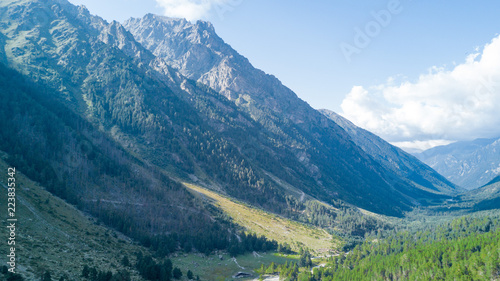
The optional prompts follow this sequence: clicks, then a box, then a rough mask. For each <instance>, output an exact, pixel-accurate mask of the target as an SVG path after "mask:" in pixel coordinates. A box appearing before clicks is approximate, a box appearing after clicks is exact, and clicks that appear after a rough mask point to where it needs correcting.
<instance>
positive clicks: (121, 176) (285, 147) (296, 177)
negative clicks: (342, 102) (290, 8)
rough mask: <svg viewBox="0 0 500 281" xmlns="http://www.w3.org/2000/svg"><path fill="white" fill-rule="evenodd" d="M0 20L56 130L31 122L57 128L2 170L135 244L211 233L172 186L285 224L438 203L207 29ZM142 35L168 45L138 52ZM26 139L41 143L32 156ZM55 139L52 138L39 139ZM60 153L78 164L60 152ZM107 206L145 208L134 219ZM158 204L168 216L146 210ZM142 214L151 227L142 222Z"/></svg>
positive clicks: (37, 15)
mask: <svg viewBox="0 0 500 281" xmlns="http://www.w3.org/2000/svg"><path fill="white" fill-rule="evenodd" d="M0 19H1V24H0V32H1V34H2V36H0V38H1V40H0V43H1V44H2V48H0V50H1V56H0V57H1V58H2V59H3V61H4V62H5V63H6V64H7V65H8V66H9V67H12V68H14V69H16V70H17V71H19V72H21V74H23V75H25V76H26V77H27V78H28V79H27V80H33V81H34V82H35V83H37V84H36V86H33V87H32V88H45V90H43V91H41V92H38V91H34V93H35V94H36V98H31V99H35V103H40V106H41V107H34V108H38V109H37V110H39V111H37V112H36V113H33V114H34V116H44V113H42V112H44V111H47V114H48V115H49V116H52V117H50V118H55V119H54V120H55V121H52V119H50V120H49V119H47V120H45V119H40V118H34V119H35V120H37V119H38V120H45V121H44V123H50V124H58V125H50V126H48V125H44V126H35V127H34V128H33V129H31V130H32V131H33V132H31V131H28V132H27V133H26V136H28V137H29V138H26V141H25V142H26V143H25V144H24V147H26V149H27V150H26V151H30V155H29V156H30V157H32V158H37V159H38V160H37V161H38V162H37V164H36V165H37V166H35V167H33V165H32V166H30V164H29V162H30V161H26V159H27V157H26V156H25V155H23V154H22V151H23V150H22V149H18V150H14V151H13V150H11V149H13V148H9V147H6V148H5V149H6V150H9V149H10V150H9V151H8V153H10V154H12V153H14V154H13V155H14V156H16V157H14V158H13V159H18V160H12V161H20V162H21V163H24V164H23V165H24V166H22V167H25V168H26V169H28V170H29V171H30V172H31V174H30V173H28V172H27V174H30V175H31V177H32V178H34V179H36V180H37V181H41V182H43V183H46V186H48V188H51V189H53V190H52V191H53V192H54V193H55V194H57V195H59V196H61V197H63V198H66V199H67V200H68V201H70V202H72V203H74V204H81V205H83V206H82V208H88V209H89V210H93V212H94V213H95V214H97V215H101V216H103V217H105V218H106V219H107V220H108V222H113V223H116V224H118V222H120V221H121V219H124V220H125V218H126V217H127V219H131V221H127V223H131V224H132V225H135V224H137V225H140V226H145V229H143V228H140V229H141V233H135V234H136V236H141V235H146V236H147V233H149V234H151V233H162V232H165V231H166V230H167V229H183V230H184V231H189V229H190V228H191V229H199V231H198V232H199V233H208V232H206V231H205V232H204V231H203V229H204V227H203V225H207V223H208V222H209V221H210V218H211V217H213V214H212V213H210V212H208V211H207V210H206V209H205V207H204V206H203V205H202V204H200V205H199V202H196V201H195V200H194V199H193V198H192V197H191V196H190V195H189V194H188V192H187V191H185V189H184V188H183V187H182V186H180V185H178V184H177V183H176V181H177V180H178V179H182V180H190V181H195V182H199V184H202V185H204V186H207V187H209V188H211V189H212V190H216V191H217V192H220V193H223V194H227V195H229V196H232V197H235V198H237V199H239V200H243V201H245V202H247V203H250V204H252V205H255V206H257V207H260V208H263V209H266V210H268V211H272V212H275V213H278V214H281V215H285V216H289V217H293V216H297V215H299V214H300V212H301V210H303V209H304V208H305V206H304V205H303V204H304V203H305V202H304V200H308V198H316V199H319V200H322V201H324V202H328V203H330V204H333V203H334V202H335V201H336V200H343V201H345V202H348V203H350V204H352V205H355V206H358V207H361V208H365V209H367V210H370V211H373V212H377V213H382V214H388V215H395V216H401V215H402V213H403V212H404V211H407V210H410V209H411V208H412V207H413V206H415V205H417V204H427V203H428V202H429V201H432V200H434V199H440V198H442V196H441V195H440V194H436V192H431V191H428V190H430V189H432V187H426V188H424V189H422V188H420V186H418V185H416V184H413V183H412V182H411V181H408V180H406V179H401V177H400V176H399V175H398V174H396V173H395V172H394V171H393V170H391V169H387V168H386V167H384V166H383V165H381V164H380V163H378V162H377V161H375V160H374V159H373V158H372V157H371V156H370V155H368V154H367V153H366V152H365V151H363V150H362V149H361V148H359V147H358V146H357V145H355V143H353V141H352V140H351V137H350V136H349V134H348V133H347V132H346V131H345V130H344V129H342V128H341V127H340V126H338V125H337V124H336V123H335V122H333V121H332V120H330V119H328V118H327V117H325V116H324V115H322V114H321V113H319V112H317V111H316V110H314V109H312V108H311V107H310V106H309V105H308V104H307V103H305V102H304V101H302V100H300V99H299V98H298V97H297V96H296V95H295V94H294V93H293V92H292V91H291V90H290V89H288V88H286V87H285V86H283V85H282V84H281V83H280V82H279V80H277V79H276V78H275V77H273V76H271V75H267V74H265V73H264V72H262V71H260V70H257V69H255V68H253V67H252V66H251V64H250V63H249V62H248V60H247V59H245V58H244V57H242V56H240V55H239V54H237V53H236V51H234V50H232V49H231V48H230V47H229V46H228V45H227V44H225V43H224V42H223V40H222V39H220V38H219V37H218V36H217V35H216V34H215V31H214V29H213V27H212V26H211V25H210V24H209V23H207V22H201V21H199V22H197V23H196V24H191V23H189V22H187V21H184V20H174V19H167V18H163V17H158V16H153V15H147V16H146V17H144V18H143V19H141V20H131V21H129V22H127V24H126V25H125V27H126V28H125V27H124V26H122V25H121V24H119V23H117V22H111V23H108V22H106V21H104V20H102V19H101V18H99V17H97V16H93V15H91V14H90V13H89V12H88V10H86V9H85V8H84V7H82V6H80V7H76V6H73V5H71V4H70V3H69V2H67V1H64V0H57V1H56V0H49V1H35V0H31V1H29V0H22V1H2V2H1V3H0ZM134 22H135V26H136V28H135V29H133V28H132V23H134ZM152 27H154V30H153V29H151V30H149V29H148V28H152ZM127 29H128V30H130V31H132V33H129V31H127ZM134 30H135V31H134ZM168 30H171V31H170V33H168V32H167V31H168ZM139 31H144V32H143V33H144V35H146V34H151V36H153V35H155V36H153V37H151V38H150V39H151V40H153V39H155V40H166V42H165V43H164V44H163V43H162V44H160V43H158V44H157V45H154V44H153V43H154V42H152V44H149V43H147V42H146V41H144V40H141V39H140V36H138V32H139ZM141 34H142V33H141ZM158 34H159V35H158ZM162 42H163V41H162ZM167 43H168V44H167ZM152 46H157V48H153V47H152ZM158 46H160V47H158ZM145 47H147V48H145ZM160 50H163V51H161V52H160ZM168 54H170V55H168ZM6 72H8V71H6ZM9 75H10V74H8V75H6V77H9ZM12 75H13V76H16V75H14V74H12ZM198 76H199V77H198ZM6 79H7V78H6ZM19 79H21V78H19ZM19 79H18V80H19ZM194 79H195V80H196V81H195V80H194ZM5 81H6V82H5V83H6V84H7V82H8V79H7V80H5ZM22 83H23V82H19V83H18V84H16V85H17V86H16V85H14V86H12V85H11V86H10V87H14V88H15V87H18V85H20V84H22ZM28 92H30V93H31V92H33V91H32V90H29V91H28ZM220 93H222V95H221V94H220ZM15 103H19V104H22V101H21V100H17V101H15ZM43 108H47V110H46V109H43ZM48 112H52V113H50V114H49V113H48ZM54 114H55V115H54ZM32 118H33V117H32ZM44 118H45V117H44ZM47 118H49V117H47ZM56 119H57V120H56ZM21 120H22V119H21ZM68 122H69V123H68ZM25 123H26V124H31V123H29V122H28V121H26V122H25ZM23 124H24V123H20V124H18V126H19V127H23V128H24V127H26V128H31V127H30V126H26V125H23ZM45 127H47V128H48V129H44V130H45V131H44V130H42V131H40V130H41V129H40V128H45ZM10 130H11V131H15V129H14V128H10ZM61 130H63V131H61ZM37 135H39V137H40V138H41V139H42V140H44V141H42V142H40V143H39V144H37V146H34V147H33V148H29V147H30V145H31V143H30V142H28V140H32V139H33V136H37ZM54 135H55V136H60V138H59V139H57V138H56V140H55V141H49V140H51V139H50V138H51V137H53V136H54ZM73 138H75V139H73ZM45 139H47V140H45ZM10 141H11V142H15V141H13V140H10ZM56 144H57V145H56ZM73 146H74V147H73ZM35 147H37V148H36V149H35ZM14 148H16V146H14ZM28 148H29V149H28ZM74 148H77V149H76V150H75V149H74ZM66 150H67V151H75V153H76V155H73V156H64V151H66ZM37 151H41V152H42V151H43V152H44V153H45V154H40V153H37ZM93 152H96V153H97V154H96V153H93ZM96 155H102V157H100V158H96ZM28 159H29V158H28ZM75 159H76V160H75ZM103 159H104V160H106V161H107V159H109V161H107V162H106V161H104V160H103ZM23 161H24V162H23ZM103 163H108V164H106V165H104V164H103ZM103 165H104V166H103ZM99 167H102V169H101V170H99ZM120 167H124V168H123V169H122V168H120ZM30 168H31V169H30ZM41 171H42V172H41ZM81 171H84V172H81ZM85 171H89V172H85ZM75 172H76V173H75ZM87 179H90V180H91V184H88V185H85V180H87ZM141 188H142V189H141ZM124 190H127V192H124ZM124 193H125V194H126V195H123V194H124ZM306 195H307V196H306ZM151 196H156V197H155V198H156V199H154V200H152V199H150V198H149V197H151ZM99 198H101V199H102V200H99ZM117 198H118V201H119V202H126V203H127V204H132V205H134V204H143V205H144V206H147V208H146V209H142V208H141V210H140V212H139V211H137V213H135V214H134V215H133V216H132V215H131V214H127V213H126V210H127V208H126V207H125V206H122V205H121V204H118V205H117V203H116V202H115V201H117V200H115V199H117ZM162 198H171V199H169V200H167V201H168V202H169V203H168V204H172V206H173V205H176V207H175V208H174V207H169V208H168V210H167V209H164V208H155V207H154V206H155V204H159V205H161V203H160V202H162V200H163V199H162ZM149 200H152V201H151V203H149V204H145V203H144V202H147V201H149ZM177 203H178V204H177ZM92 204H93V207H92V206H91V205H92ZM127 204H125V205H127ZM141 206H142V205H141ZM178 208H180V209H183V208H185V209H188V210H193V212H194V213H193V214H197V215H196V216H195V218H196V219H194V218H193V216H190V215H188V214H186V213H179V212H175V213H177V215H179V216H181V217H182V218H176V217H175V216H173V217H169V216H170V215H171V213H172V212H174V211H173V210H175V209H178ZM102 209H106V210H107V211H103V212H99V210H102ZM118 210H119V212H118ZM116 212H118V213H119V214H120V216H118V215H117V214H115V213H116ZM142 212H144V213H142ZM104 214H106V215H104ZM144 214H147V215H145V217H147V218H148V219H147V220H144V219H142V220H141V219H139V218H140V217H141V216H143V215H144ZM107 216H109V217H107ZM117 217H119V218H121V219H120V220H119V219H116V218H117ZM115 219H116V220H115ZM163 219H164V220H166V221H168V223H167V222H163V221H162V220H163ZM184 219H186V220H187V221H184ZM189 220H191V222H188V221H189ZM169 225H171V226H172V227H169ZM120 227H122V228H124V229H127V227H125V226H124V225H121V226H120ZM207 227H208V226H207Z"/></svg>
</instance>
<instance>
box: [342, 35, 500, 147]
mask: <svg viewBox="0 0 500 281" xmlns="http://www.w3.org/2000/svg"><path fill="white" fill-rule="evenodd" d="M342 110H343V114H342V115H344V116H345V117H346V118H348V119H349V120H351V121H352V122H354V123H355V124H357V125H358V126H360V127H363V128H365V129H367V130H370V131H372V132H374V133H376V134H378V135H380V136H381V137H382V138H385V139H386V140H388V141H390V142H394V143H396V144H398V143H400V144H404V145H406V146H407V145H408V144H409V142H413V143H414V144H415V145H414V146H416V147H424V146H426V145H427V146H429V145H431V146H433V145H435V144H437V143H441V142H443V141H455V140H469V139H474V138H479V137H498V136H500V126H499V124H500V36H499V37H495V38H494V39H493V40H492V41H491V42H490V43H489V44H487V45H485V46H484V48H483V49H482V53H480V52H479V50H478V52H477V53H474V54H471V55H469V56H467V58H466V59H465V62H464V63H462V64H459V65H456V66H455V67H454V68H453V69H451V70H446V69H444V68H438V67H432V68H430V69H429V73H427V74H423V75H421V76H420V77H419V78H418V79H417V81H415V82H409V81H408V80H407V79H406V80H405V81H403V82H399V83H396V82H395V79H393V78H390V79H388V80H387V82H386V83H385V84H382V85H377V86H372V87H368V88H364V87H361V86H356V87H353V88H352V90H351V92H350V93H349V94H348V95H347V96H346V97H345V99H344V101H343V102H342ZM424 143H426V144H425V145H424Z"/></svg>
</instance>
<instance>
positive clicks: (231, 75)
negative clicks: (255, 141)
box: [124, 14, 454, 207]
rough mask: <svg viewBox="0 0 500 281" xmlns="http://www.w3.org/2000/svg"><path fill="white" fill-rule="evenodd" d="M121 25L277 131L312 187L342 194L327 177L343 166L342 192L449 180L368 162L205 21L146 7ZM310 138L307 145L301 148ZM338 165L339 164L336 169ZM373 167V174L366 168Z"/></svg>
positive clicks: (440, 185)
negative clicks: (169, 15)
mask: <svg viewBox="0 0 500 281" xmlns="http://www.w3.org/2000/svg"><path fill="white" fill-rule="evenodd" d="M124 27H125V28H126V29H127V30H129V31H130V32H131V33H132V34H133V35H134V37H135V38H136V40H137V41H138V42H140V43H141V44H142V45H143V46H145V47H146V48H147V49H148V50H150V51H151V52H152V53H153V54H154V55H156V56H158V57H160V58H163V59H165V60H166V61H168V62H169V63H170V65H171V66H172V67H174V68H176V69H177V70H179V71H180V72H181V73H182V74H183V75H185V76H187V77H188V78H190V79H193V80H196V81H197V82H199V83H202V84H205V85H207V86H209V87H210V88H212V89H213V90H215V91H217V92H219V93H221V94H222V95H224V96H225V97H227V99H229V100H231V101H233V102H234V104H235V105H237V106H238V108H240V109H241V110H244V111H245V112H247V113H248V114H249V115H250V116H251V117H252V119H254V120H255V121H256V122H259V123H260V124H261V125H262V126H263V127H264V128H266V129H268V130H270V131H272V132H274V133H275V134H277V137H279V138H280V139H282V140H284V142H285V143H284V144H286V145H287V146H289V147H290V148H292V153H293V154H295V155H296V157H297V158H299V159H303V160H301V162H302V164H303V165H305V167H306V168H307V170H308V172H309V174H310V175H311V176H312V177H313V178H314V180H315V182H314V184H315V185H317V186H318V187H319V189H322V188H325V187H328V186H337V189H339V188H338V187H340V190H339V191H340V192H337V193H338V194H339V195H341V198H342V197H343V198H344V199H346V197H344V196H342V193H345V191H344V190H342V186H343V185H344V184H343V183H341V182H339V181H338V180H335V179H332V177H331V176H332V175H335V174H343V175H346V177H350V178H352V177H355V178H356V181H355V182H351V183H350V187H349V193H354V192H355V193H358V194H361V193H363V192H364V191H366V188H364V187H361V186H359V185H358V184H357V183H360V184H363V185H365V186H366V184H368V185H369V186H374V185H375V186H376V187H375V188H380V187H381V186H383V185H385V186H386V185H387V183H388V184H389V185H390V187H385V188H384V189H386V188H389V189H392V190H394V191H396V192H391V193H392V194H391V195H389V196H395V195H396V196H397V195H402V196H403V197H404V199H403V200H404V201H407V200H410V201H412V200H413V199H415V198H425V197H432V196H431V195H429V194H426V193H427V192H428V191H430V192H431V193H441V192H453V191H454V186H453V185H451V184H450V183H449V182H447V181H446V180H444V181H443V179H442V177H440V176H439V175H438V174H437V173H433V172H432V171H431V170H429V169H427V170H426V171H425V172H424V170H425V169H423V168H422V169H420V170H419V171H417V172H416V173H427V175H425V176H421V177H420V178H418V177H415V179H412V180H415V181H419V182H417V183H416V184H414V183H413V182H411V181H412V180H410V181H406V180H405V181H404V183H402V182H401V181H399V178H400V177H401V174H399V172H398V171H397V169H394V168H389V169H388V167H386V166H384V165H380V163H374V162H373V160H372V159H371V157H370V156H368V155H367V153H366V152H365V151H363V150H360V148H359V147H358V146H357V145H353V143H352V141H351V136H350V135H349V134H348V133H346V132H345V130H344V129H343V128H341V126H339V125H338V124H336V123H335V122H332V120H330V119H328V118H326V117H325V116H323V115H322V114H320V113H319V112H317V111H316V110H314V109H312V108H311V107H310V106H309V105H308V104H307V103H305V102H304V101H302V100H300V99H299V98H298V97H297V96H296V95H295V93H293V92H292V91H291V90H290V89H288V88H287V87H285V86H284V85H282V84H281V83H280V82H279V80H278V79H276V78H275V77H274V76H272V75H267V74H266V73H264V72H263V71H261V70H258V69H255V68H254V67H253V66H252V65H251V64H250V62H249V61H248V60H247V59H246V58H244V57H243V56H241V55H240V54H238V53H237V52H236V51H235V50H233V49H232V48H231V47H230V46H229V45H228V44H226V43H225V42H224V41H223V40H222V39H221V38H220V37H218V36H217V34H216V33H215V31H214V28H213V26H212V25H211V24H210V23H207V22H202V21H198V22H196V23H194V24H193V23H190V22H187V21H185V20H181V19H173V18H166V17H162V16H156V15H152V14H148V15H146V16H144V17H143V18H141V19H135V18H132V19H129V20H127V21H126V22H125V23H124ZM311 146H312V147H314V149H312V150H309V147H311ZM342 150H343V151H342ZM346 152H349V153H346ZM359 155H361V159H360V157H359ZM304 156H305V157H304ZM354 159H356V160H354ZM359 160H361V161H359ZM305 161H307V162H305ZM281 162H282V163H283V162H285V161H281ZM288 162H290V161H288ZM288 162H285V163H288ZM367 166H368V168H366V167H367ZM381 166H382V167H381ZM332 167H335V170H332V169H331V168H332ZM343 167H346V168H347V169H342V168H343ZM339 168H340V169H339ZM361 169H364V170H363V172H362V173H361V174H362V175H363V177H372V178H373V179H376V178H378V180H377V181H378V183H376V182H375V181H373V180H372V181H371V182H370V183H367V182H366V181H365V179H364V178H361V179H360V178H359V176H357V175H355V174H356V173H355V171H356V170H361ZM408 169H411V168H408ZM307 170H306V171H307ZM353 172H354V173H353ZM373 172H375V173H376V174H378V176H375V175H374V176H371V175H373ZM358 175H359V174H358ZM405 176H406V175H405ZM410 176H413V175H410ZM320 177H321V179H320ZM380 177H382V178H383V180H382V181H380V180H379V179H380ZM344 178H345V177H344ZM424 178H426V179H425V180H424ZM429 180H431V181H433V183H431V182H429ZM293 182H297V181H296V180H295V181H293ZM384 182H385V183H384ZM339 185H340V186H339ZM415 186H418V187H415ZM370 189H371V188H370ZM358 190H359V191H358ZM363 190H364V191H363ZM397 193H399V194H397ZM360 196H361V195H360ZM372 196H373V194H372ZM396 200H398V199H396ZM347 201H350V202H356V203H355V204H357V205H361V206H364V207H366V204H363V203H361V202H360V201H357V200H356V201H353V200H352V199H351V200H349V199H347ZM363 201H366V198H364V200H363ZM404 201H403V202H404ZM413 202H415V201H413ZM411 204H413V203H411Z"/></svg>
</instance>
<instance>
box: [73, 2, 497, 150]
mask: <svg viewBox="0 0 500 281" xmlns="http://www.w3.org/2000/svg"><path fill="white" fill-rule="evenodd" d="M71 2H72V3H74V4H84V5H86V6H87V8H88V9H89V10H90V11H91V12H92V13H93V14H98V15H100V16H101V17H103V18H105V19H107V20H113V19H115V20H117V21H120V22H123V21H124V20H125V19H127V18H129V17H130V16H133V17H141V16H143V15H144V14H146V13H148V12H150V13H155V14H163V15H168V16H176V17H187V18H188V19H191V20H196V19H199V18H201V19H204V20H208V21H211V22H212V23H213V24H214V26H215V29H216V31H217V33H218V34H219V35H220V36H221V37H222V38H223V39H224V40H225V41H226V42H227V43H229V44H230V45H231V46H232V47H233V48H234V49H236V50H237V51H238V52H240V53H241V54H242V55H244V56H246V57H247V58H248V59H249V60H250V62H251V63H252V64H253V65H254V66H255V67H257V68H260V69H262V70H264V71H265V72H267V73H270V74H273V75H275V76H276V77H278V78H279V79H280V80H281V81H282V82H283V84H285V85H286V86H288V87H290V88H291V89H292V90H294V91H295V92H296V93H297V95H298V96H299V97H301V98H302V99H304V100H306V101H307V102H308V103H309V104H310V105H311V106H312V107H314V108H328V109H331V110H334V111H336V112H339V113H342V114H343V115H344V116H346V117H348V118H349V119H350V120H351V121H353V122H354V123H356V124H357V125H359V126H362V127H364V128H367V129H369V130H371V131H373V132H375V133H377V134H379V135H381V136H382V137H384V138H385V139H387V140H389V141H392V142H394V143H397V144H399V145H402V146H404V144H405V143H413V144H418V143H419V144H420V145H421V146H422V147H421V148H425V147H428V146H432V145H436V144H443V143H446V142H451V141H456V140H464V139H471V138H476V137H493V136H500V129H493V127H494V126H493V125H494V124H493V122H496V121H497V120H496V119H495V118H496V117H491V116H486V117H485V116H479V115H478V116H473V117H470V118H469V119H471V120H462V119H464V118H465V117H463V116H462V117H456V116H454V115H453V113H449V112H448V115H446V114H444V115H443V114H441V115H440V114H436V115H428V114H427V112H425V111H423V110H424V109H422V108H423V107H422V108H421V109H422V110H420V111H418V110H417V109H416V108H417V107H411V106H410V105H415V104H427V103H428V102H427V101H426V99H427V98H428V97H427V96H425V95H424V96H423V97H422V96H418V95H416V94H415V93H412V94H408V93H406V92H404V93H403V92H402V90H401V88H402V86H403V85H406V84H411V85H413V86H414V87H413V88H414V89H416V90H418V89H422V88H421V87H420V88H419V87H418V85H420V83H423V82H422V80H421V79H422V76H425V75H430V74H429V71H430V69H433V70H431V74H432V73H434V74H432V75H437V76H439V75H442V74H446V73H452V72H453V70H455V69H456V68H457V67H459V66H460V65H462V64H465V63H466V59H467V58H468V57H470V56H474V54H478V55H476V56H475V59H476V60H480V59H481V54H482V51H483V50H484V48H485V46H486V45H487V44H490V43H491V42H492V40H493V39H494V38H496V37H497V35H498V34H497V33H499V32H500V17H498V12H499V11H500V3H499V2H496V1H453V2H452V3H451V2H450V1H408V0H400V1H398V0H384V1H379V0H372V1H347V0H345V1H344V0H342V1H319V0H318V1H307V2H306V1H298V0H288V1H282V0H274V1H262V0H251V1H250V0H140V1H139V0H100V1H95V0H71ZM362 39H363V40H362ZM346 54H347V55H346ZM483 64H484V63H483ZM499 64H500V63H499ZM484 71H486V70H484ZM499 73H500V72H499ZM494 74H496V72H494ZM484 75H486V76H487V78H486V80H491V79H493V78H491V77H494V78H495V79H496V76H494V75H493V76H492V74H491V73H490V72H487V71H486V72H484ZM484 75H483V76H482V77H486V76H484ZM453 77H455V76H453ZM488 77H489V78H488ZM455 78H456V77H455ZM456 79H461V78H456ZM478 79H479V78H478ZM481 79H482V78H481ZM499 79H500V76H499ZM431 80H432V79H431V78H429V77H428V80H425V81H427V82H428V81H431ZM452 80H453V79H450V83H452V84H453V83H454V84H457V83H456V81H455V82H453V81H452ZM483 80H484V79H483ZM425 81H424V82H425ZM495 81H496V80H495ZM476 82H477V81H476ZM429 83H430V82H429ZM468 83H475V82H474V81H472V82H471V81H469V82H468ZM483 84H484V83H482V84H481V85H483ZM490 84H491V83H490ZM432 85H434V86H436V87H442V88H443V89H445V90H446V91H449V89H448V88H446V87H445V86H443V85H441V84H439V85H437V84H432ZM491 85H493V86H491ZM491 85H490V87H489V89H490V90H492V89H491V88H492V87H494V88H495V87H496V84H491ZM477 87H479V86H474V87H472V88H474V89H476V88H477ZM394 88H398V89H399V90H398V91H399V92H398V91H396V90H394ZM406 88H408V87H406ZM406 88H405V89H406ZM410 88H411V87H410ZM462 88H463V87H462ZM466 88H467V87H466ZM487 88H488V87H487ZM388 89H392V90H391V91H392V92H394V93H395V94H394V93H393V96H392V98H390V97H388V96H390V95H389V94H388V93H387V91H388ZM443 91H444V90H443ZM476 92H477V91H476ZM493 92H495V93H496V88H495V89H494V91H493ZM466 94H467V93H462V95H456V96H454V95H451V94H449V95H446V94H443V93H442V92H439V91H437V92H436V93H435V95H437V96H439V98H430V99H428V100H430V101H431V102H430V107H431V108H432V109H434V108H435V107H437V108H438V110H442V111H443V112H445V111H446V109H443V108H440V107H443V106H445V104H447V102H448V100H444V101H443V100H442V97H444V96H446V97H447V98H448V99H449V101H456V100H459V99H464V95H466ZM471 94H472V93H471ZM394 95H400V97H401V98H394ZM405 95H406V96H405ZM405 97H408V99H407V100H411V102H412V104H410V105H408V104H406V103H405V101H401V99H405ZM482 97H484V95H482ZM436 99H439V102H432V101H433V100H436ZM370 101H373V104H372V103H370ZM469 105H470V103H469ZM454 106H455V107H456V105H454ZM462 106H463V105H462ZM398 109H399V111H401V110H402V109H405V110H408V112H413V113H414V115H415V116H414V119H416V120H406V121H405V122H406V123H405V122H403V123H398V119H401V117H400V116H401V114H402V113H401V112H399V113H398V114H399V115H398V114H396V113H395V112H396V111H398ZM480 110H484V108H481V107H478V108H477V111H480ZM359 111H362V112H359ZM365 111H369V112H368V113H369V114H365V113H366V112H365ZM417 111H418V112H417ZM476 113H477V112H476ZM449 114H451V115H449ZM492 114H493V113H492ZM375 115H376V118H375V119H376V120H372V119H373V118H374V116H375ZM429 116H431V117H433V118H434V117H435V118H437V119H439V118H444V119H446V118H449V119H451V120H455V119H457V118H458V119H457V120H455V121H454V122H455V123H453V124H450V122H448V123H446V122H441V121H442V120H435V122H436V123H439V124H438V125H441V126H437V125H436V124H427V125H425V124H424V125H421V124H417V123H418V120H421V119H422V118H423V117H429ZM467 116H469V115H467ZM460 118H462V119H460ZM472 118H487V119H488V120H490V123H491V124H489V125H488V124H486V125H484V124H482V123H481V122H479V121H478V120H477V119H476V120H475V121H474V120H472ZM403 119H404V118H403ZM499 120H500V119H499ZM427 122H428V123H433V122H432V120H430V121H429V120H428V121H427ZM479 123H481V124H479ZM483 123H484V122H483ZM497 124H498V123H497ZM461 126H462V127H461ZM495 126H496V125H495ZM430 127H433V128H430ZM434 127H435V128H434ZM464 127H467V128H469V127H478V128H477V130H473V131H464V130H463V128H464ZM496 127H498V126H496ZM394 128H396V129H394ZM440 129H441V130H445V129H446V130H448V131H446V130H445V131H446V132H439V130H440ZM451 130H455V131H453V132H452V131H451ZM414 146H415V145H414Z"/></svg>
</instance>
